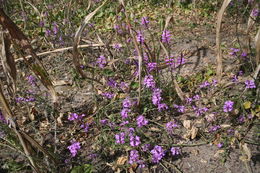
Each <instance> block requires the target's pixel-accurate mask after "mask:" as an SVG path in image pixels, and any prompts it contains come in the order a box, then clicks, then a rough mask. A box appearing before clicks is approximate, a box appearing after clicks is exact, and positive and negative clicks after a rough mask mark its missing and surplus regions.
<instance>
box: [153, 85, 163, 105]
mask: <svg viewBox="0 0 260 173" xmlns="http://www.w3.org/2000/svg"><path fill="white" fill-rule="evenodd" d="M161 93H162V90H161V89H159V88H156V89H154V90H153V95H152V102H153V104H154V105H158V104H160V102H161V100H162V97H161Z"/></svg>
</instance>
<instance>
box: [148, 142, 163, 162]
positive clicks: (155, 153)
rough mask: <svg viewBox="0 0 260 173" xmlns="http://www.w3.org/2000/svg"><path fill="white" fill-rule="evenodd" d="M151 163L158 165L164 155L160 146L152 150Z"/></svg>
mask: <svg viewBox="0 0 260 173" xmlns="http://www.w3.org/2000/svg"><path fill="white" fill-rule="evenodd" d="M151 153H152V161H153V162H154V163H159V161H160V160H161V159H162V158H163V156H164V155H165V153H164V150H163V148H162V147H161V146H158V145H156V146H155V147H154V148H153V149H152V150H151Z"/></svg>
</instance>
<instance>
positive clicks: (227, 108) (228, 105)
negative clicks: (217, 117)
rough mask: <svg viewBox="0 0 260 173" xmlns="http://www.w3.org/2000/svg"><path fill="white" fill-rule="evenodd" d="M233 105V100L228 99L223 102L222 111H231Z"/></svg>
mask: <svg viewBox="0 0 260 173" xmlns="http://www.w3.org/2000/svg"><path fill="white" fill-rule="evenodd" d="M233 105H234V102H232V101H230V100H228V101H226V102H225V104H224V106H223V111H224V112H231V111H232V110H233Z"/></svg>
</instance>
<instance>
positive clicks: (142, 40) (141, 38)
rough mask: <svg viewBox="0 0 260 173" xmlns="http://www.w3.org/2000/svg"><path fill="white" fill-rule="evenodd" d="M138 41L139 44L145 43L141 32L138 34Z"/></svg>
mask: <svg viewBox="0 0 260 173" xmlns="http://www.w3.org/2000/svg"><path fill="white" fill-rule="evenodd" d="M136 41H137V42H139V43H140V44H143V43H144V35H143V34H142V32H141V31H138V32H137V36H136Z"/></svg>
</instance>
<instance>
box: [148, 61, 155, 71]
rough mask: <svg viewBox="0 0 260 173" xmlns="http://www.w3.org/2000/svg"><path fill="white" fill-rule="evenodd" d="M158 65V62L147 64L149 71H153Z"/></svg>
mask: <svg viewBox="0 0 260 173" xmlns="http://www.w3.org/2000/svg"><path fill="white" fill-rule="evenodd" d="M156 67H157V63H156V62H149V63H148V64H147V69H148V72H151V71H153V70H154V69H156Z"/></svg>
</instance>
